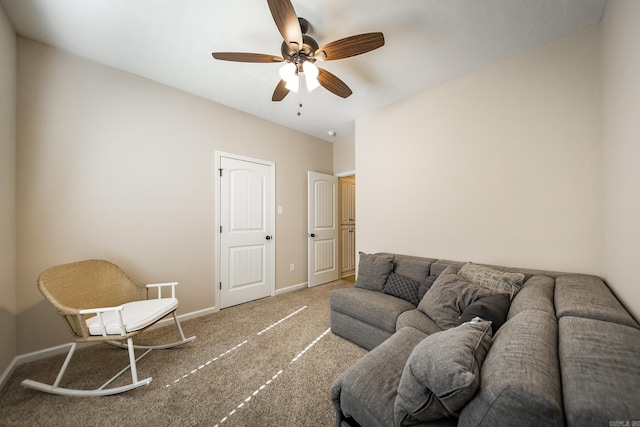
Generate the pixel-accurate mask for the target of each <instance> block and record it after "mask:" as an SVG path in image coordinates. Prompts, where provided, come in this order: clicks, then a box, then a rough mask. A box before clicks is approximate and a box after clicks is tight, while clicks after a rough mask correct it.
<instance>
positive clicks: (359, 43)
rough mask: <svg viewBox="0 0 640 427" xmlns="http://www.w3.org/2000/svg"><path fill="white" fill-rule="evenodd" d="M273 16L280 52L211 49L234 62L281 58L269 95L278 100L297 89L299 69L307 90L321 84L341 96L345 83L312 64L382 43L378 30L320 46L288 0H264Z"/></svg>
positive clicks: (216, 55) (345, 90)
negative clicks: (277, 80) (218, 50)
mask: <svg viewBox="0 0 640 427" xmlns="http://www.w3.org/2000/svg"><path fill="white" fill-rule="evenodd" d="M267 3H268V4H269V9H270V10H271V15H272V16H273V20H274V21H275V23H276V26H277V27H278V30H279V31H280V34H282V38H283V39H284V41H283V42H282V46H281V48H280V52H281V53H282V56H274V55H267V54H262V53H243V52H213V53H212V55H213V57H214V58H215V59H219V60H223V61H235V62H256V63H276V62H285V64H284V66H282V67H281V68H280V78H281V80H280V82H279V83H278V85H277V86H276V89H275V90H274V92H273V96H272V97H271V100H272V101H282V100H283V99H284V97H285V96H287V94H288V93H289V92H290V91H293V92H297V91H298V88H299V86H300V73H302V74H304V78H305V81H306V85H307V89H308V90H309V91H311V90H313V89H315V88H317V87H318V86H322V87H324V88H325V89H327V90H328V91H329V92H331V93H333V94H335V95H338V96H340V97H342V98H347V97H348V96H350V95H351V94H352V91H351V89H350V88H349V86H347V85H346V83H344V82H343V81H342V80H340V79H339V78H338V77H336V76H335V75H333V74H331V73H330V72H329V71H327V70H325V69H322V68H319V67H317V66H316V65H315V62H316V61H333V60H336V59H343V58H349V57H351V56H356V55H361V54H363V53H367V52H370V51H372V50H374V49H377V48H379V47H382V46H384V35H383V34H382V33H380V32H377V33H365V34H358V35H355V36H350V37H345V38H343V39H339V40H336V41H334V42H331V43H328V44H326V45H324V46H322V47H319V46H318V43H317V42H316V41H315V40H314V39H313V38H312V37H311V36H309V35H307V30H308V29H309V23H308V22H307V20H306V19H304V18H298V16H297V14H296V11H295V9H294V8H293V5H292V4H291V1H290V0H267Z"/></svg>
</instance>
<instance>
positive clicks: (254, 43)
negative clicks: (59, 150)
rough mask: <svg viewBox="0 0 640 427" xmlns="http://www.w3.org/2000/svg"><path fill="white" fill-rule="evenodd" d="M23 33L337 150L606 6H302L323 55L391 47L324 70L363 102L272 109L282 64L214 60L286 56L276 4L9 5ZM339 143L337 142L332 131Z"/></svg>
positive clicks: (295, 0) (110, 0)
mask: <svg viewBox="0 0 640 427" xmlns="http://www.w3.org/2000/svg"><path fill="white" fill-rule="evenodd" d="M0 4H1V5H2V7H3V9H4V10H5V12H6V14H7V15H8V16H9V19H10V21H11V23H12V24H13V26H14V28H15V29H16V32H17V33H18V34H20V35H22V36H24V37H28V38H31V39H34V40H37V41H40V42H42V43H46V44H49V45H52V46H55V47H57V48H60V49H62V50H65V51H68V52H72V53H74V54H77V55H79V56H82V57H85V58H89V59H91V60H94V61H97V62H100V63H103V64H106V65H109V66H111V67H115V68H118V69H121V70H124V71H128V72H130V73H133V74H136V75H139V76H142V77H145V78H148V79H151V80H154V81H157V82H160V83H163V84H166V85H168V86H172V87H175V88H177V89H180V90H183V91H185V92H188V93H192V94H194V95H198V96H201V97H204V98H207V99H210V100H212V101H215V102H218V103H220V104H224V105H227V106H229V107H232V108H236V109H238V110H241V111H245V112H247V113H249V114H253V115H255V116H258V117H262V118H264V119H266V120H269V121H272V122H275V123H278V124H280V125H283V126H286V127H289V128H292V129H296V130H299V131H301V132H304V133H307V134H310V135H313V136H316V137H318V138H322V139H325V140H328V141H335V140H340V139H342V138H346V137H350V136H353V135H354V130H355V119H356V118H358V117H359V116H362V115H363V114H367V113H368V112H370V111H375V110H377V109H380V108H381V107H384V106H386V105H389V104H392V103H395V102H397V101H399V100H402V99H404V98H407V97H410V96H412V95H413V94H415V93H419V92H422V91H424V90H427V89H429V88H432V87H434V86H436V85H439V84H441V83H443V82H446V81H448V80H451V79H454V78H456V77H458V76H461V75H464V74H466V73H469V72H471V71H473V70H476V69H478V68H480V67H483V66H486V65H488V64H491V63H494V62H496V61H498V60H500V59H503V58H506V57H509V56H512V55H514V54H517V53H518V52H520V51H523V50H526V49H530V48H532V47H535V46H538V45H541V44H543V43H546V42H548V41H550V40H552V39H555V38H557V37H560V36H563V35H566V34H569V33H572V32H574V31H576V30H578V29H580V28H582V27H585V26H588V25H591V24H594V23H596V22H598V21H599V20H600V19H601V18H602V14H603V11H604V7H605V4H606V0H398V1H393V0H349V1H344V0H292V4H293V6H294V8H295V10H296V12H297V14H298V16H301V17H304V18H306V19H307V20H308V21H309V23H310V25H311V28H310V30H309V35H311V36H312V37H313V38H315V39H316V41H318V43H319V44H320V45H323V44H326V43H328V42H331V41H334V40H337V39H340V38H343V37H346V36H350V35H354V34H360V33H365V32H373V31H381V32H383V33H384V36H385V41H386V44H385V46H383V47H382V48H380V49H377V50H375V51H372V52H369V53H367V54H364V55H360V56H356V57H352V58H347V59H342V60H338V61H330V62H326V63H324V64H322V67H323V68H326V69H327V70H328V71H330V72H331V73H333V74H335V75H337V76H338V77H339V78H341V79H342V80H343V81H344V82H345V83H347V85H349V87H351V89H352V90H353V95H351V96H350V97H349V98H347V99H342V98H339V97H337V96H335V95H333V94H331V93H330V92H328V91H326V90H325V89H323V88H319V89H317V90H315V91H313V92H311V93H308V92H306V90H303V91H302V92H301V93H300V102H301V103H302V104H303V107H302V109H301V112H302V114H301V115H300V116H298V115H297V114H296V112H297V111H298V108H297V103H298V97H297V95H296V94H294V93H290V94H289V95H288V96H287V97H286V98H285V99H284V100H283V101H282V102H279V103H276V102H272V101H271V95H272V93H273V90H274V88H275V86H276V84H277V83H278V81H279V80H280V78H279V76H278V69H279V67H280V66H281V64H247V63H237V62H227V61H217V60H214V59H213V58H212V57H211V52H213V51H237V52H253V53H266V54H274V55H280V44H281V43H282V38H281V36H280V33H279V32H278V30H277V28H276V26H275V24H274V22H273V19H272V17H271V14H270V12H269V7H268V5H267V2H266V1H265V0H224V1H223V0H0ZM330 130H332V131H335V132H336V133H337V136H336V137H334V138H331V137H330V136H328V135H327V131H330Z"/></svg>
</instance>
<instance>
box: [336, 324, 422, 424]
mask: <svg viewBox="0 0 640 427" xmlns="http://www.w3.org/2000/svg"><path fill="white" fill-rule="evenodd" d="M425 337H426V335H425V334H424V333H422V332H420V331H418V330H417V329H413V328H402V329H401V330H399V331H398V332H396V333H395V334H394V335H393V336H392V337H391V338H389V339H388V340H386V341H385V342H383V343H382V344H380V345H379V346H378V347H376V348H375V349H373V350H372V351H370V352H369V353H368V354H367V355H365V356H364V357H363V358H362V359H360V360H358V361H357V362H356V363H355V364H353V365H352V366H350V367H349V368H348V369H347V370H346V371H344V372H343V373H342V374H340V376H339V377H338V378H337V379H336V381H335V382H334V384H333V387H332V388H331V400H332V402H333V404H334V406H335V408H336V411H337V412H338V413H342V415H343V416H345V417H347V418H353V419H354V420H355V421H356V422H357V423H358V424H359V425H361V426H367V427H387V426H392V425H394V421H393V405H394V402H395V400H396V395H397V388H398V384H399V383H400V377H401V376H402V371H403V369H404V365H405V363H406V362H407V359H408V358H409V355H410V354H411V351H412V350H413V348H414V347H415V346H416V345H417V344H418V343H419V342H420V341H422V340H423V339H424V338H425Z"/></svg>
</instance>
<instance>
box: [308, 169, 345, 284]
mask: <svg viewBox="0 0 640 427" xmlns="http://www.w3.org/2000/svg"><path fill="white" fill-rule="evenodd" d="M308 199H309V211H308V223H309V225H308V239H309V262H308V265H309V279H308V281H309V287H311V286H316V285H321V284H323V283H327V282H331V281H333V280H338V278H339V277H340V268H339V266H338V236H339V229H338V178H337V177H335V176H332V175H325V174H322V173H317V172H309V177H308Z"/></svg>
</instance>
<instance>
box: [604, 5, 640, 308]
mask: <svg viewBox="0 0 640 427" xmlns="http://www.w3.org/2000/svg"><path fill="white" fill-rule="evenodd" d="M638 22H640V2H638V1H636V0H623V1H621V0H609V2H608V3H607V9H606V12H605V16H604V18H603V22H602V47H603V57H602V63H603V78H602V96H603V122H602V123H603V126H602V128H603V129H602V135H603V138H602V139H603V148H604V236H605V239H604V275H605V278H606V279H607V281H608V282H609V283H610V284H611V285H612V287H613V288H614V290H615V291H616V293H617V295H618V297H619V298H620V299H621V300H622V301H623V302H624V303H625V304H626V305H627V307H628V308H629V309H630V310H631V311H632V312H633V313H634V314H635V317H636V319H640V279H638V274H637V270H636V263H637V256H638V254H640V222H639V221H640V190H639V189H640V186H639V185H640V184H639V183H640V120H638V115H639V114H640V55H638V46H640V26H639V25H638Z"/></svg>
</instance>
